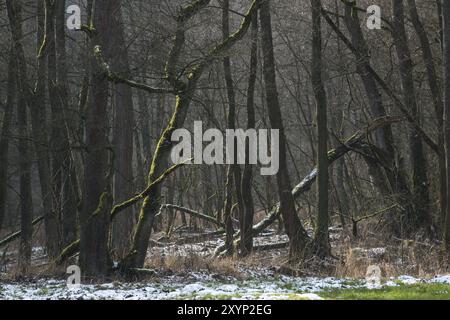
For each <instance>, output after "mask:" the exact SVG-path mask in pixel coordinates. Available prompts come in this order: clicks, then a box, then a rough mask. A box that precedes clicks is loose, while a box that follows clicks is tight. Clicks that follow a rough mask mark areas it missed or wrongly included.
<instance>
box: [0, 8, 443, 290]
mask: <svg viewBox="0 0 450 320" xmlns="http://www.w3.org/2000/svg"><path fill="white" fill-rule="evenodd" d="M373 4H376V5H378V6H379V7H380V8H381V18H382V22H381V24H382V28H381V29H370V28H368V26H367V20H368V19H371V17H370V16H369V15H368V14H367V11H366V9H367V7H369V6H370V5H373ZM69 5H78V6H79V7H80V8H81V18H82V26H81V28H80V29H79V30H69V29H68V28H67V19H68V18H69V16H70V14H68V13H67V12H66V11H67V7H68V6H69ZM0 39H1V41H0V71H1V72H0V130H1V132H0V134H1V136H0V253H1V255H0V268H1V271H2V272H4V275H7V276H8V277H11V276H13V277H16V276H30V275H34V274H36V273H39V274H42V273H46V274H52V275H58V274H63V273H64V272H65V267H66V266H68V265H73V264H75V265H78V266H80V268H81V272H82V275H83V281H85V282H91V281H95V280H102V279H105V278H107V277H126V278H129V277H135V276H140V275H142V276H145V275H146V274H149V273H151V272H152V271H151V270H154V269H172V270H174V269H175V270H183V269H189V270H191V269H192V270H195V269H208V270H215V272H219V273H221V272H223V273H226V272H230V270H231V269H232V268H233V267H232V266H236V268H237V266H240V267H242V266H244V267H249V268H250V267H264V268H272V269H274V270H276V271H277V272H280V273H283V274H290V275H297V276H299V275H322V276H323V275H327V276H361V275H362V276H364V275H365V273H366V268H367V266H368V265H371V264H377V265H380V266H381V268H382V271H383V273H384V274H385V275H394V276H396V275H400V274H414V275H418V276H423V275H436V274H439V273H445V272H448V269H447V267H448V253H449V251H450V209H449V207H450V203H449V201H448V199H449V195H450V193H449V189H448V188H447V185H448V180H449V178H450V176H449V174H448V173H449V172H450V164H449V162H448V156H449V152H450V148H449V147H450V118H449V117H447V113H448V112H450V1H449V0H377V1H369V0H367V1H365V0H361V1H350V0H327V1H320V0H311V1H307V0H284V1H276V0H253V1H250V0H248V1H235V0H186V1H184V0H183V1H181V0H180V1H179V0H170V1H167V0H164V1H160V0H159V1H154V0H145V1H144V0H95V1H93V0H87V1H65V0H6V1H1V2H0ZM194 121H202V123H203V127H204V129H207V128H217V129H219V130H221V131H222V132H225V130H226V129H234V128H242V129H244V130H246V129H252V128H255V129H270V128H272V129H279V130H280V159H279V160H280V161H279V162H280V169H279V171H278V173H277V174H276V175H274V176H262V175H260V168H259V167H258V166H257V165H249V164H246V165H237V164H234V165H233V164H231V165H212V166H210V165H183V164H181V165H173V164H172V163H171V161H170V153H171V149H172V147H173V145H174V143H173V142H172V140H171V135H172V133H173V131H174V130H175V129H179V128H187V129H188V130H191V128H193V123H194ZM247 144H248V143H247ZM249 150H250V149H249V148H248V146H247V150H246V157H247V158H248V157H249V155H248V153H249ZM186 244H196V245H197V246H196V247H195V249H194V250H191V251H189V252H186V251H184V250H185V248H186V247H185V245H186ZM375 249H376V250H375ZM37 251H39V252H40V255H37V254H36V252H37ZM202 252H203V253H202ZM37 256H39V257H38V258H37ZM226 265H227V266H226Z"/></svg>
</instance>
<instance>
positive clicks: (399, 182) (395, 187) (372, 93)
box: [344, 3, 414, 236]
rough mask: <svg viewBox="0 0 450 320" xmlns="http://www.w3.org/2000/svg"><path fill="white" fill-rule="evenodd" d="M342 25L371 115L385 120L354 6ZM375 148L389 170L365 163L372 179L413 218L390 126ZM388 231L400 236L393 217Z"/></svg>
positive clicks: (377, 135) (347, 8)
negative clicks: (348, 37) (380, 152)
mask: <svg viewBox="0 0 450 320" xmlns="http://www.w3.org/2000/svg"><path fill="white" fill-rule="evenodd" d="M344 21H345V24H346V26H347V30H348V31H349V34H350V38H351V43H352V45H353V47H354V48H355V56H356V61H357V65H356V67H357V73H358V75H359V76H360V77H361V80H362V85H363V86H364V90H365V92H366V95H367V99H368V102H369V106H370V112H371V114H372V116H373V117H375V118H379V117H385V116H386V110H385V107H384V104H383V97H382V94H381V92H380V90H379V88H378V86H377V82H376V79H375V78H374V76H373V75H372V74H371V73H370V72H369V69H370V68H371V62H370V53H369V48H368V45H367V43H366V40H365V38H364V34H363V31H362V29H361V25H360V23H361V22H360V20H359V18H358V10H357V8H355V3H346V4H345V16H344ZM375 144H376V146H377V147H378V148H380V149H381V150H382V151H383V157H382V158H380V159H379V160H381V161H383V162H385V166H384V167H385V168H390V169H389V170H385V172H383V170H382V168H381V167H380V166H379V165H378V164H374V163H373V161H368V160H367V159H366V162H367V165H368V167H369V174H370V175H371V176H372V177H373V179H374V181H375V183H376V186H377V188H378V190H379V192H380V193H381V194H382V195H385V196H390V195H391V194H395V195H396V198H397V199H398V201H399V203H400V204H401V207H402V208H404V209H403V210H405V212H406V214H407V215H412V214H413V210H414V208H413V207H412V205H411V200H410V199H411V192H410V190H409V187H408V184H407V179H406V176H405V174H404V168H403V164H402V162H401V161H397V156H396V153H397V150H396V148H395V144H394V137H393V134H392V127H391V126H390V125H387V126H385V127H382V128H379V129H378V130H376V131H375ZM387 227H388V229H389V230H390V231H391V232H392V233H393V234H396V235H398V236H400V232H401V227H400V225H399V219H398V218H396V216H390V217H389V219H387Z"/></svg>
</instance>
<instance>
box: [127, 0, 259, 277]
mask: <svg viewBox="0 0 450 320" xmlns="http://www.w3.org/2000/svg"><path fill="white" fill-rule="evenodd" d="M262 2H263V1H262V0H254V1H253V2H252V4H251V6H250V9H249V10H248V11H247V13H246V15H245V18H244V19H243V20H242V23H241V25H240V27H239V29H238V30H237V31H236V32H234V33H233V34H231V35H230V36H229V37H228V38H227V39H225V40H223V41H222V42H221V43H219V44H218V45H217V46H215V47H214V48H213V49H211V50H210V51H209V53H207V54H206V55H205V57H204V58H203V59H201V61H200V62H198V63H197V64H196V65H195V66H194V67H193V68H192V71H191V73H190V74H189V75H188V76H187V81H186V82H184V81H182V80H180V79H179V77H178V75H177V70H176V65H177V63H178V60H179V58H180V55H181V52H182V49H183V47H184V43H185V32H186V27H187V26H186V23H187V22H188V21H189V20H190V19H191V18H192V17H193V16H195V15H196V14H197V13H198V12H199V11H200V10H201V9H203V8H205V7H206V6H207V5H208V4H209V3H210V0H196V1H193V2H192V3H191V4H190V5H188V6H186V7H184V8H182V9H181V11H180V13H179V14H178V16H177V18H176V21H177V27H176V31H175V36H174V38H173V43H172V48H171V50H170V53H169V56H168V58H167V62H166V68H165V74H166V80H167V82H168V83H169V84H170V85H171V86H172V88H173V91H174V92H175V95H176V103H175V110H174V112H173V115H172V117H171V119H170V120H169V123H168V125H167V127H166V128H165V130H164V131H163V133H162V135H161V137H160V139H159V142H158V145H157V147H156V150H155V153H154V155H153V160H152V164H151V167H150V172H149V176H148V184H149V185H150V184H151V183H152V182H153V181H154V180H156V179H157V178H158V177H160V176H161V175H162V174H163V173H164V172H165V171H166V169H167V166H168V161H169V156H170V152H171V150H172V147H173V145H174V144H173V142H172V141H171V136H172V133H173V131H174V130H176V129H178V128H181V127H182V125H183V123H184V120H185V119H186V116H187V113H188V109H189V106H190V104H191V101H192V98H193V95H194V93H195V90H196V88H197V83H198V80H199V79H200V77H201V75H202V74H203V72H204V71H205V69H207V68H208V67H209V66H210V65H211V64H212V63H213V62H214V61H216V60H217V59H219V58H220V57H221V56H222V55H223V54H225V52H227V51H228V50H229V49H230V48H231V47H233V46H234V44H235V43H236V42H238V41H239V40H241V39H242V37H243V36H244V35H245V34H246V32H247V30H248V29H249V27H250V24H251V14H252V13H253V12H254V11H256V10H257V9H258V7H259V6H260V4H261V3H262ZM160 196H161V185H160V184H157V185H155V187H153V188H151V190H150V192H149V193H148V195H147V196H146V197H145V198H144V201H143V204H142V207H141V210H140V214H139V220H138V223H137V225H136V230H135V233H134V237H133V243H132V248H131V250H130V253H129V255H128V256H127V257H126V258H125V259H124V260H123V263H122V268H124V269H128V268H130V267H135V268H136V267H142V266H143V265H144V261H145V256H146V253H147V248H148V243H149V239H150V235H151V231H152V227H153V222H154V219H155V216H156V214H157V213H158V212H159V210H160V207H161V204H160Z"/></svg>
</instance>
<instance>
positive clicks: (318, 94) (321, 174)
mask: <svg viewBox="0 0 450 320" xmlns="http://www.w3.org/2000/svg"><path fill="white" fill-rule="evenodd" d="M311 6H312V21H313V26H312V65H311V77H312V85H313V91H314V96H315V98H316V108H317V109H316V110H317V144H318V146H317V170H318V173H317V201H318V203H317V211H318V212H317V226H316V231H315V235H314V247H315V248H314V251H315V252H314V253H315V254H317V255H318V256H320V257H326V256H329V255H330V253H331V249H330V243H329V235H328V224H329V222H328V221H329V215H328V124H327V113H328V112H327V96H326V92H325V87H324V84H323V80H322V27H321V13H320V11H321V1H320V0H311Z"/></svg>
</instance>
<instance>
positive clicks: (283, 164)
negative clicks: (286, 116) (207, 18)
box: [260, 1, 309, 259]
mask: <svg viewBox="0 0 450 320" xmlns="http://www.w3.org/2000/svg"><path fill="white" fill-rule="evenodd" d="M260 22H261V32H262V50H263V55H264V80H265V87H266V99H267V108H268V113H269V118H270V124H271V127H272V129H275V130H279V134H280V135H279V137H280V141H279V145H280V149H279V153H280V154H279V157H280V159H279V165H280V168H279V170H278V173H277V184H278V195H279V198H280V211H281V215H282V216H283V221H284V225H285V228H286V232H287V234H288V236H289V255H290V257H291V258H293V259H296V258H298V257H301V255H303V254H304V253H306V252H305V249H306V246H307V243H308V241H309V239H308V238H309V237H308V235H307V233H306V230H305V229H304V228H303V226H302V223H301V221H300V219H299V217H298V216H297V211H296V208H295V202H294V198H293V196H292V193H291V182H290V178H289V171H288V166H287V161H286V137H285V132H284V127H283V120H282V116H281V108H280V103H279V100H278V91H277V84H276V75H275V57H274V52H273V39H272V22H271V16H270V3H269V2H267V1H265V2H264V3H263V4H262V5H261V8H260Z"/></svg>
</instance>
